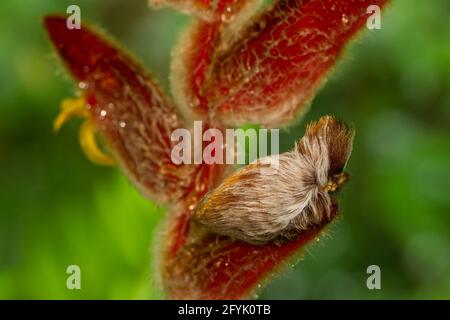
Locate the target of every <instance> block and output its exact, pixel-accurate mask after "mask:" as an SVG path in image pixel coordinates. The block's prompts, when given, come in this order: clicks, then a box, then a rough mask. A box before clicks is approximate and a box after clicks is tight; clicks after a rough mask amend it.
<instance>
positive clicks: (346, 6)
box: [45, 0, 387, 299]
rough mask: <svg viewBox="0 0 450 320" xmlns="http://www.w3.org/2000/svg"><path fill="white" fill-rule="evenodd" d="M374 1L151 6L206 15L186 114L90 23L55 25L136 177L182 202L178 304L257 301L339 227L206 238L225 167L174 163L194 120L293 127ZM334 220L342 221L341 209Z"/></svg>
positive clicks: (175, 224)
mask: <svg viewBox="0 0 450 320" xmlns="http://www.w3.org/2000/svg"><path fill="white" fill-rule="evenodd" d="M372 2H373V1H370V0H278V1H274V3H273V4H272V5H271V6H269V7H267V8H265V9H263V10H262V11H261V12H259V13H255V11H256V10H257V8H258V6H257V4H259V1H255V0H251V1H244V0H218V1H211V0H188V1H184V0H183V1H181V0H162V1H158V0H151V1H150V3H152V4H167V5H170V6H173V7H174V8H177V9H180V10H183V11H186V12H190V13H193V14H195V15H196V16H197V19H196V20H195V21H193V23H192V25H191V26H190V27H189V28H188V31H187V32H186V33H185V35H184V36H183V37H182V39H181V41H180V44H179V46H178V49H177V50H175V56H174V61H173V65H172V76H171V78H172V87H173V88H172V89H173V91H174V96H175V102H176V104H177V108H178V110H180V113H181V114H182V115H183V116H180V114H179V113H178V112H177V109H176V108H175V107H174V104H173V103H172V102H171V101H170V99H169V98H168V97H167V96H165V95H164V94H163V93H162V91H161V89H160V88H159V87H158V86H157V85H156V83H155V82H154V81H153V80H152V79H151V78H150V76H149V75H148V74H147V73H146V72H145V71H144V70H143V68H142V67H141V66H140V65H139V64H138V63H137V62H136V60H135V59H133V58H131V55H130V54H127V53H124V52H123V50H121V49H119V47H118V46H116V45H113V44H112V42H111V41H108V40H105V37H104V36H102V35H100V34H99V33H98V32H96V31H94V30H93V29H92V28H89V27H87V26H86V25H83V26H82V28H81V29H80V30H77V29H74V30H69V29H68V28H67V27H66V21H65V18H63V17H56V16H49V17H47V18H46V19H45V26H46V29H47V31H48V33H49V35H50V38H51V40H52V42H53V44H54V46H55V49H56V51H57V52H58V53H59V55H60V56H61V58H62V60H63V62H64V64H65V65H66V67H67V69H68V70H69V71H70V73H71V74H72V76H73V77H74V78H75V79H76V80H77V81H78V82H79V83H81V84H82V85H80V89H81V90H82V91H83V92H82V93H83V95H84V96H85V97H86V101H87V104H88V107H89V111H90V116H91V118H92V119H93V120H94V121H95V123H96V125H97V127H98V129H99V131H100V132H101V133H102V135H103V136H104V137H105V139H106V141H107V143H108V146H109V148H110V149H111V150H112V151H113V153H114V155H115V157H116V159H117V160H118V161H119V163H120V164H121V166H122V168H123V169H124V171H125V172H126V173H127V174H128V175H129V177H130V178H131V180H133V181H134V182H135V184H136V185H137V186H138V187H139V189H140V190H141V191H142V192H143V193H144V194H145V195H147V196H149V197H150V198H151V199H154V200H156V201H160V202H169V203H172V204H173V207H172V209H171V210H170V211H169V213H168V215H167V221H166V223H165V226H164V230H163V232H162V233H161V234H160V236H161V240H160V241H157V243H159V245H160V247H159V248H158V250H159V251H160V253H159V256H160V262H159V264H160V270H159V272H160V274H161V278H162V281H163V287H164V289H165V292H166V295H167V297H168V298H172V299H239V298H245V297H249V296H251V294H252V293H253V292H254V291H255V289H257V288H258V285H259V284H261V283H262V282H263V281H264V279H266V278H267V277H269V276H270V275H271V274H273V273H274V272H275V271H276V270H277V268H278V267H280V266H282V265H283V264H285V263H286V262H287V261H289V258H291V257H295V256H296V255H295V254H296V253H297V252H300V251H301V249H302V248H304V246H305V245H306V244H308V243H309V242H310V241H311V240H312V239H314V238H316V237H317V236H318V235H319V234H320V232H321V231H322V230H323V227H325V226H326V225H327V224H328V223H329V222H330V221H331V220H333V219H331V220H330V221H326V222H325V223H324V224H323V225H317V226H316V227H314V228H311V229H310V230H309V231H308V232H304V233H303V234H301V235H299V237H298V239H296V240H294V241H290V242H287V243H284V244H282V245H279V244H266V245H262V246H261V245H260V246H254V245H250V244H246V243H243V242H239V241H234V240H232V239H230V238H227V237H223V236H219V235H214V234H208V233H204V232H197V230H196V228H195V227H192V225H191V222H190V221H191V215H192V211H193V209H194V208H195V206H196V204H197V202H198V201H200V200H201V199H202V197H203V196H204V195H205V194H206V193H207V192H208V191H209V190H211V189H212V188H213V187H214V186H215V185H217V183H218V182H220V180H221V179H222V178H223V176H224V172H225V166H222V165H206V164H202V165H174V164H173V163H172V161H171V150H172V147H173V145H172V142H171V140H170V135H171V133H172V132H173V130H175V129H177V128H181V127H188V128H190V126H191V124H192V120H194V119H199V120H203V121H204V122H205V123H206V124H207V125H208V126H215V127H217V126H218V127H219V128H223V127H225V126H226V125H233V126H236V125H241V124H245V123H256V124H261V125H263V126H275V125H281V124H287V123H289V122H291V121H293V120H294V119H295V118H296V117H297V115H298V113H299V112H303V111H305V109H306V107H307V104H308V103H309V102H310V100H311V99H312V98H313V96H314V94H315V93H316V91H317V89H318V86H319V85H320V84H322V83H323V82H324V81H325V79H326V76H327V74H328V72H329V71H330V70H331V68H332V67H333V66H334V64H335V63H336V61H337V59H338V58H339V56H340V54H341V53H342V50H343V48H344V46H345V45H346V44H347V43H348V41H349V40H350V39H351V38H352V37H353V36H354V35H355V34H356V32H357V31H358V30H360V29H361V28H362V27H363V26H364V25H365V22H366V19H367V18H368V17H369V14H368V13H367V8H368V6H370V5H371V4H373V3H372ZM386 2H387V0H380V1H376V3H375V4H378V5H379V6H383V5H384V4H385V3H386ZM332 212H333V214H332V218H334V217H336V216H337V205H333V208H332Z"/></svg>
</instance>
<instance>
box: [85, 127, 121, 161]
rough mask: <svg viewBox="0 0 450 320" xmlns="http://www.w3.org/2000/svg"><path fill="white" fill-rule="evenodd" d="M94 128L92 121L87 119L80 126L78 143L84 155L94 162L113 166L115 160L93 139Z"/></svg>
mask: <svg viewBox="0 0 450 320" xmlns="http://www.w3.org/2000/svg"><path fill="white" fill-rule="evenodd" d="M95 132H96V128H95V125H94V123H93V122H92V121H91V120H89V119H87V120H86V121H84V122H83V124H82V125H81V127H80V135H79V138H80V145H81V148H82V149H83V151H84V153H85V154H86V156H87V157H88V158H89V159H90V160H91V161H92V162H94V163H95V164H99V165H102V166H115V165H116V161H115V160H114V159H113V158H111V157H110V156H108V155H107V154H105V153H104V152H103V151H102V150H100V148H99V147H98V145H97V140H96V139H95Z"/></svg>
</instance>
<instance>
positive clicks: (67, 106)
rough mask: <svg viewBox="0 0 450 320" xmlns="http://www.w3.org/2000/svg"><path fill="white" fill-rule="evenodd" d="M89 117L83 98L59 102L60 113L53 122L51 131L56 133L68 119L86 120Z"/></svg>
mask: <svg viewBox="0 0 450 320" xmlns="http://www.w3.org/2000/svg"><path fill="white" fill-rule="evenodd" d="M88 115H89V113H88V110H87V109H86V101H85V100H84V98H83V97H80V98H75V99H64V100H63V101H62V102H61V112H60V113H59V114H58V116H57V117H56V119H55V121H54V122H53V130H54V131H55V132H58V131H59V129H61V127H62V126H63V125H64V124H65V123H66V122H67V121H69V120H70V119H73V118H75V117H80V118H86V117H87V116H88Z"/></svg>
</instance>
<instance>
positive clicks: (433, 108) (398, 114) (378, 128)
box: [0, 0, 450, 299]
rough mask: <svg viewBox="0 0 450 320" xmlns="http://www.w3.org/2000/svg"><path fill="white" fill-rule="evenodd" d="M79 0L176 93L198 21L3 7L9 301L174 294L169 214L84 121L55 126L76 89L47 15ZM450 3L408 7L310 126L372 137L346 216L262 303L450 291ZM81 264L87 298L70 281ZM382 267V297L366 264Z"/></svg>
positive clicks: (105, 7)
mask: <svg viewBox="0 0 450 320" xmlns="http://www.w3.org/2000/svg"><path fill="white" fill-rule="evenodd" d="M70 4H78V5H79V6H80V7H81V10H82V19H86V20H88V21H91V22H93V23H94V24H97V25H99V26H101V27H102V28H104V29H106V30H108V32H109V33H110V34H112V35H113V36H114V37H116V38H117V39H118V40H119V41H121V42H122V43H123V44H124V45H125V46H126V47H128V48H129V49H130V50H131V51H133V52H134V53H135V54H136V55H137V56H138V57H140V58H141V60H142V61H143V62H144V64H145V65H146V66H147V67H148V68H149V69H150V70H151V71H152V73H153V74H154V76H155V78H157V79H159V81H160V82H161V83H162V84H163V86H164V87H165V88H166V89H167V90H168V89H169V88H168V87H169V86H168V80H167V78H168V71H169V62H170V50H171V48H172V47H173V45H174V43H175V41H176V39H177V35H178V34H179V32H180V31H181V30H182V29H183V26H184V25H185V24H186V23H188V21H189V19H188V18H187V17H186V16H183V15H181V14H178V13H175V12H174V11H171V10H160V11H155V12H153V11H151V10H150V9H148V8H147V6H146V1H145V0H126V1H124V0H99V1H95V2H94V1H88V0H85V1H73V0H70V1H67V0H58V1H55V0H39V1H36V0H20V1H12V0H6V1H1V2H0V98H1V101H0V111H1V113H0V205H1V207H0V298H3V299H5V298H31V299H80V298H86V299H103V298H104V299H152V298H161V294H160V292H159V291H158V289H157V286H156V285H155V281H154V277H153V273H152V271H151V264H152V255H151V250H150V248H151V246H152V244H151V242H152V236H153V233H154V230H155V227H156V226H157V224H158V222H159V221H161V218H162V216H163V214H164V211H165V210H164V208H160V207H157V206H156V205H154V204H152V203H150V202H148V201H147V200H145V199H144V198H143V197H141V196H140V194H139V193H138V192H137V191H136V190H135V189H134V188H133V187H132V186H131V184H130V183H129V182H127V180H126V178H125V177H123V176H122V174H121V173H120V172H119V171H118V170H116V169H109V168H102V167H98V166H95V165H93V164H91V163H90V162H89V161H88V160H87V159H86V158H85V156H84V155H83V153H82V152H81V151H80V147H79V144H78V141H77V139H78V138H77V134H78V133H77V132H78V131H77V130H78V125H79V123H77V122H76V121H74V122H71V123H69V124H68V125H67V126H66V127H64V129H63V130H62V132H61V133H60V134H58V135H54V134H53V133H52V120H53V118H54V117H55V115H56V114H57V113H58V105H59V102H60V100H61V99H62V98H64V97H69V96H72V95H73V93H74V85H73V84H72V82H71V81H69V80H68V79H67V77H66V76H65V75H64V72H63V71H62V70H61V68H60V67H59V64H58V63H57V61H56V59H54V55H53V53H52V51H51V47H50V43H49V41H48V40H47V38H46V36H45V34H44V32H43V28H42V27H41V19H42V17H43V15H45V14H47V13H65V11H66V8H67V6H68V5H70ZM449 16H450V2H449V1H448V0H433V1H422V0H394V1H393V3H392V5H391V6H390V7H389V8H388V10H387V11H386V12H385V13H384V14H383V20H382V21H383V28H382V30H374V31H366V32H365V33H364V35H363V36H362V37H359V38H358V40H357V41H355V42H354V43H353V44H352V46H351V48H350V50H348V52H347V54H346V56H345V57H344V59H342V61H341V63H340V64H339V65H338V67H337V68H336V72H335V73H334V74H333V76H332V77H331V78H330V81H329V82H328V84H327V85H326V86H325V87H324V89H323V90H321V92H320V93H319V95H318V97H317V98H316V100H315V101H314V104H313V107H312V110H311V112H310V113H309V114H308V116H307V117H306V119H303V121H301V122H300V123H299V124H298V125H296V126H295V127H292V128H290V129H289V130H287V131H286V132H284V133H283V135H282V149H283V150H288V149H290V148H291V147H292V145H293V143H294V141H295V139H297V138H298V137H300V136H301V135H302V133H303V131H304V125H305V123H306V122H307V121H309V120H312V119H317V118H318V117H319V116H321V115H325V114H333V115H336V116H338V117H340V118H343V119H345V120H347V121H349V122H352V123H354V124H355V126H356V129H357V137H356V142H355V147H354V152H353V156H352V158H351V160H350V163H349V167H348V171H349V172H350V173H351V175H352V179H351V183H349V184H348V186H347V187H346V188H345V190H344V191H343V192H342V197H341V207H342V213H343V216H342V218H341V219H339V221H338V222H337V223H335V224H334V226H332V227H331V229H330V231H329V236H328V237H326V238H325V239H323V241H321V242H320V243H319V244H317V245H315V246H314V247H313V248H311V250H309V252H307V253H306V255H305V256H304V258H303V260H302V261H301V262H300V263H299V264H297V265H296V266H295V267H294V268H291V270H289V272H287V273H283V274H281V275H280V276H279V277H277V278H276V279H274V280H273V281H272V282H271V283H270V284H269V285H268V286H267V287H266V288H265V289H264V290H263V291H262V292H261V294H260V298H263V299H269V298H287V299H311V298H331V299H334V298H341V299H344V298H345V299H347V298H349V299H357V298H363V299H391V298H401V299H404V298H425V299H428V298H450V250H449V247H450V246H449V244H450V94H449V89H450V19H449ZM71 264H76V265H79V266H80V267H81V276H82V277H81V285H82V290H72V291H71V290H68V289H67V288H66V278H67V274H66V272H65V271H66V268H67V266H68V265H71ZM372 264H375V265H379V266H380V268H381V272H382V273H381V276H382V278H381V279H382V289H381V290H373V291H371V290H368V289H367V287H366V279H367V277H368V275H367V274H366V268H367V267H368V266H369V265H372Z"/></svg>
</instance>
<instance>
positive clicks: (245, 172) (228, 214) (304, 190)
mask: <svg viewBox="0 0 450 320" xmlns="http://www.w3.org/2000/svg"><path fill="white" fill-rule="evenodd" d="M353 137H354V130H353V129H352V128H350V127H349V126H347V125H346V124H344V123H343V122H341V121H339V120H336V119H335V118H333V117H330V116H325V117H322V118H321V119H320V120H319V121H317V122H313V123H311V124H310V125H309V126H308V127H307V130H306V134H305V136H304V137H303V138H302V139H300V141H298V143H297V144H296V146H295V148H294V149H293V150H292V151H290V152H286V153H283V154H281V155H279V156H269V157H266V158H262V159H259V160H257V161H255V162H253V163H251V164H249V165H248V166H246V167H244V168H242V169H240V170H238V171H236V172H235V173H234V174H233V175H231V176H230V177H228V178H227V179H225V180H224V182H223V183H222V184H221V185H220V186H218V187H217V188H216V189H215V190H213V191H211V193H209V194H208V195H206V197H205V198H204V199H203V200H202V201H201V202H200V203H199V204H198V206H197V207H196V209H195V210H194V215H193V217H194V221H196V223H198V224H200V225H202V226H204V227H205V228H206V229H207V230H208V231H210V232H213V233H217V234H220V235H225V236H230V237H232V238H235V239H239V240H242V241H245V242H247V243H250V244H256V245H261V244H265V243H268V242H272V241H273V242H277V243H280V242H283V241H287V240H290V239H294V238H295V237H296V236H297V235H298V234H300V233H301V232H303V231H304V230H307V229H308V228H309V227H311V226H312V225H315V224H320V223H322V222H324V221H326V219H330V216H331V206H332V203H333V202H334V201H336V200H335V198H334V195H333V193H334V192H336V191H338V190H339V189H340V188H341V187H342V185H343V184H344V183H345V182H346V181H347V177H348V176H347V174H346V173H344V172H343V170H344V168H345V165H346V163H347V161H348V158H349V156H350V154H351V151H352V144H353ZM274 157H277V158H276V160H277V161H279V162H278V165H271V163H272V161H274V159H275V158H274Z"/></svg>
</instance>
